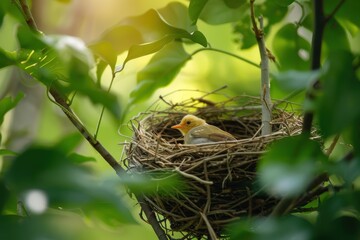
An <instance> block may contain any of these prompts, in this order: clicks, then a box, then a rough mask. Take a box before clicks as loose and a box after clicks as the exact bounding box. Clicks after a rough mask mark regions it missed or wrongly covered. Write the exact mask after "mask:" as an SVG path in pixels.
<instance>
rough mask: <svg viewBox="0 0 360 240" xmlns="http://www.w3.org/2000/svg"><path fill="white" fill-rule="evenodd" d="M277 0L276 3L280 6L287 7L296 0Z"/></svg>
mask: <svg viewBox="0 0 360 240" xmlns="http://www.w3.org/2000/svg"><path fill="white" fill-rule="evenodd" d="M275 2H276V4H278V5H280V6H283V7H287V6H289V5H290V4H292V3H293V2H295V0H276V1H275Z"/></svg>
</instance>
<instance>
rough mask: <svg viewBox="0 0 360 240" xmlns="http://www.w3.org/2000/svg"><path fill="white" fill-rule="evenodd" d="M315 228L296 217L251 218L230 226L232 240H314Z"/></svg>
mask: <svg viewBox="0 0 360 240" xmlns="http://www.w3.org/2000/svg"><path fill="white" fill-rule="evenodd" d="M313 229H314V227H313V226H312V225H311V224H310V223H309V222H307V221H306V220H304V219H303V218H300V217H296V216H292V215H289V216H285V217H280V218H274V217H270V218H249V220H243V221H240V222H238V223H234V224H231V225H230V230H229V232H230V236H231V239H256V240H267V239H277V240H287V239H312V236H313V235H314V230H313Z"/></svg>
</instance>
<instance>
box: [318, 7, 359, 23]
mask: <svg viewBox="0 0 360 240" xmlns="http://www.w3.org/2000/svg"><path fill="white" fill-rule="evenodd" d="M338 4H339V2H337V1H325V2H324V10H325V13H327V14H329V13H331V12H333V11H334V9H335V8H336V7H337V5H338ZM355 9H360V2H359V1H357V0H350V1H344V2H343V4H342V5H341V7H340V8H338V9H337V11H336V14H335V17H336V19H341V20H347V21H350V22H352V23H353V24H355V25H356V26H357V27H358V28H360V15H359V13H358V11H356V10H355Z"/></svg>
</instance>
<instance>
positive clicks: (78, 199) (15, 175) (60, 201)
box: [5, 147, 133, 224]
mask: <svg viewBox="0 0 360 240" xmlns="http://www.w3.org/2000/svg"><path fill="white" fill-rule="evenodd" d="M5 180H6V185H7V186H8V187H9V190H10V191H12V192H15V193H17V194H18V195H19V196H24V197H25V199H26V196H27V194H29V193H31V192H32V191H34V190H36V191H40V192H41V193H42V194H43V195H44V197H45V198H46V199H47V201H48V203H49V206H50V207H54V208H55V207H56V208H58V207H62V208H63V209H74V208H77V209H78V208H81V209H82V210H83V211H84V213H85V214H86V215H87V216H89V217H94V216H95V217H97V218H99V219H101V220H102V221H104V222H106V223H108V224H119V222H133V218H132V216H131V213H130V211H129V209H128V207H127V206H126V204H125V203H124V202H123V201H122V199H121V198H120V196H119V194H117V191H116V189H113V188H110V186H108V185H103V184H102V183H101V182H100V181H99V178H98V177H95V176H93V175H92V174H91V173H90V172H89V171H88V169H87V168H85V167H84V166H83V165H79V164H75V163H73V162H72V159H71V158H69V157H68V156H67V155H66V153H64V152H62V151H61V149H57V148H45V147H34V148H30V149H27V150H26V151H24V152H23V153H21V154H20V155H18V156H17V157H16V158H15V159H14V161H13V163H12V165H11V166H10V168H9V170H8V172H7V173H6V175H5ZM27 207H28V210H29V211H30V212H31V211H32V209H31V207H30V206H27Z"/></svg>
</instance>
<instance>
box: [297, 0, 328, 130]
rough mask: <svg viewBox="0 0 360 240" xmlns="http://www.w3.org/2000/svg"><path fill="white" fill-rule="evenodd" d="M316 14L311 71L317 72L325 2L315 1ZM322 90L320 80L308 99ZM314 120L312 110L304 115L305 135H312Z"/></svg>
mask: <svg viewBox="0 0 360 240" xmlns="http://www.w3.org/2000/svg"><path fill="white" fill-rule="evenodd" d="M313 12H314V34H313V38H312V44H311V46H312V48H311V70H317V69H319V68H320V67H321V49H322V40H323V34H324V28H325V20H324V6H323V0H315V1H314V4H313ZM319 88H320V80H319V79H317V80H316V81H315V82H314V84H313V85H312V87H311V89H310V91H309V92H308V93H307V96H306V97H307V98H308V99H310V100H314V98H315V95H314V91H316V90H318V89H319ZM313 118H314V113H313V111H312V110H308V111H306V112H305V114H304V120H303V128H302V132H303V133H310V132H311V127H312V122H313Z"/></svg>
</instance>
